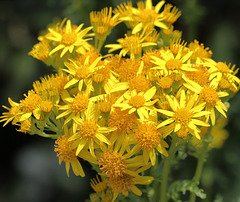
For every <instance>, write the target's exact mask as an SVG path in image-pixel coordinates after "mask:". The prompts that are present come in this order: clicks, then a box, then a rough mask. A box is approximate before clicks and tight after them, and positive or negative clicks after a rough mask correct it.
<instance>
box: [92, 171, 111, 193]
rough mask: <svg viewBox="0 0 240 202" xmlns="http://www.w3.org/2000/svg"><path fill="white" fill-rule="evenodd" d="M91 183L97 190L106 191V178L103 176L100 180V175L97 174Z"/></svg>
mask: <svg viewBox="0 0 240 202" xmlns="http://www.w3.org/2000/svg"><path fill="white" fill-rule="evenodd" d="M90 185H91V187H92V188H93V190H94V191H95V192H104V191H105V190H106V189H107V183H106V180H105V179H104V178H103V177H102V176H101V180H100V179H99V177H98V175H97V176H96V178H92V179H91V183H90Z"/></svg>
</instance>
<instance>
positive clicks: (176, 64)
mask: <svg viewBox="0 0 240 202" xmlns="http://www.w3.org/2000/svg"><path fill="white" fill-rule="evenodd" d="M165 67H166V68H167V70H172V71H173V70H179V69H180V68H181V67H182V62H181V61H180V60H179V59H175V58H171V59H169V60H168V61H167V62H166V64H165Z"/></svg>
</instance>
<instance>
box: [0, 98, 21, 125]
mask: <svg viewBox="0 0 240 202" xmlns="http://www.w3.org/2000/svg"><path fill="white" fill-rule="evenodd" d="M8 102H9V104H10V105H11V108H9V107H6V106H2V107H3V108H5V109H7V110H8V112H3V113H2V116H0V122H3V121H6V122H5V123H4V124H3V127H4V126H6V125H7V124H8V123H9V122H10V121H13V122H14V119H15V118H16V116H17V115H18V113H19V104H18V103H16V102H13V101H12V99H11V98H8Z"/></svg>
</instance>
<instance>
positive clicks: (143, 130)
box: [134, 123, 161, 150]
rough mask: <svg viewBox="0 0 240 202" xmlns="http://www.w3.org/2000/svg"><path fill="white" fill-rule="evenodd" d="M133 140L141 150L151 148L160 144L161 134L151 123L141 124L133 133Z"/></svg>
mask: <svg viewBox="0 0 240 202" xmlns="http://www.w3.org/2000/svg"><path fill="white" fill-rule="evenodd" d="M134 137H135V140H136V141H137V143H138V144H139V146H140V147H141V149H142V150H144V149H147V150H151V149H153V148H155V147H156V146H157V145H158V144H160V137H161V134H160V133H159V132H158V131H157V128H156V127H155V126H154V125H153V124H147V123H144V124H141V125H140V126H139V128H138V129H137V130H136V131H135V133H134Z"/></svg>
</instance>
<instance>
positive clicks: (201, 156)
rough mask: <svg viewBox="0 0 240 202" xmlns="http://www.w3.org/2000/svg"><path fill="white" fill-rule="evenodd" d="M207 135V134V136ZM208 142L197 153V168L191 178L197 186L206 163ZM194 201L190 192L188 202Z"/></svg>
mask: <svg viewBox="0 0 240 202" xmlns="http://www.w3.org/2000/svg"><path fill="white" fill-rule="evenodd" d="M207 135H208V134H207ZM208 144H209V142H208V141H203V146H202V148H201V149H200V151H199V156H198V162H197V168H196V171H195V175H194V177H193V181H195V182H196V183H197V184H199V183H200V178H201V175H202V171H203V166H204V163H205V161H206V157H207V153H208ZM195 200H196V195H195V193H193V192H191V194H190V198H189V202H195Z"/></svg>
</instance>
